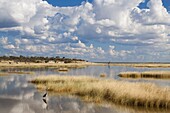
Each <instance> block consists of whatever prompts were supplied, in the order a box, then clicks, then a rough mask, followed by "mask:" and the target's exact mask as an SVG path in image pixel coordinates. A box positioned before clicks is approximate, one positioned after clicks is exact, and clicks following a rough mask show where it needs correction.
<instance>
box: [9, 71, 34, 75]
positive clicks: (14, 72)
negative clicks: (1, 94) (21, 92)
mask: <svg viewBox="0 0 170 113" xmlns="http://www.w3.org/2000/svg"><path fill="white" fill-rule="evenodd" d="M7 73H9V74H30V75H32V74H34V72H25V71H9V72H7Z"/></svg>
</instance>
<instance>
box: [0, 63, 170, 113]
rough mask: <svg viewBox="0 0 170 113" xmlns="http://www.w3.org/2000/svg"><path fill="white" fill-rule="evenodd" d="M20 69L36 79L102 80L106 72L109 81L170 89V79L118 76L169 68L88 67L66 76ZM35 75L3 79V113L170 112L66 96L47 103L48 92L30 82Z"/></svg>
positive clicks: (0, 99)
mask: <svg viewBox="0 0 170 113" xmlns="http://www.w3.org/2000/svg"><path fill="white" fill-rule="evenodd" d="M9 70H11V69H9ZM13 70H16V69H13ZM17 70H20V69H17ZM21 70H24V71H34V72H35V75H36V76H39V75H46V76H48V75H50V74H56V75H61V76H64V75H70V76H72V75H77V76H79V75H87V76H95V77H100V74H101V73H105V74H106V75H107V77H108V78H110V79H118V80H124V81H130V82H153V83H156V84H158V85H161V86H163V87H166V86H168V87H169V86H170V80H159V79H149V80H148V79H122V78H119V77H118V76H117V75H118V73H120V72H123V71H148V70H170V68H164V69H161V68H155V69H154V68H132V67H119V66H117V67H114V66H111V67H108V66H89V67H86V68H82V69H70V70H69V71H68V72H65V73H61V72H57V71H56V69H54V68H49V69H47V68H41V69H29V68H28V69H21ZM36 76H31V75H17V74H13V75H10V76H4V77H0V113H170V110H165V109H163V110H161V109H146V108H135V107H126V106H121V105H120V106H119V105H108V104H103V105H96V104H93V103H85V102H83V101H81V100H80V99H79V98H77V97H72V96H63V95H57V96H54V95H48V97H47V98H45V101H46V102H47V104H46V103H45V101H43V97H42V95H43V94H44V93H45V92H39V91H37V90H36V88H35V87H34V85H33V84H31V83H28V82H27V81H29V80H31V79H33V78H34V77H36Z"/></svg>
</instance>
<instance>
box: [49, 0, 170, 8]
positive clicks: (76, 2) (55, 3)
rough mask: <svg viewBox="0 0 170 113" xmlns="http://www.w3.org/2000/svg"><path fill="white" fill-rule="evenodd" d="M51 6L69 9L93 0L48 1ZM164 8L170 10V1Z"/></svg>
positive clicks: (142, 5)
mask: <svg viewBox="0 0 170 113" xmlns="http://www.w3.org/2000/svg"><path fill="white" fill-rule="evenodd" d="M46 1H47V2H48V3H49V4H52V5H53V6H60V7H67V6H78V5H80V4H81V3H82V2H83V1H88V2H90V3H92V2H93V0H46ZM148 1H149V0H145V1H144V2H143V3H141V4H140V5H139V7H140V8H147V2H148ZM162 1H163V4H164V6H165V7H166V8H167V10H170V0H162Z"/></svg>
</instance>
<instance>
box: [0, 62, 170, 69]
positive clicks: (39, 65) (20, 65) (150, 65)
mask: <svg viewBox="0 0 170 113" xmlns="http://www.w3.org/2000/svg"><path fill="white" fill-rule="evenodd" d="M86 66H126V67H136V68H170V63H106V62H105V63H95V62H79V63H24V62H19V63H17V64H16V63H12V64H9V63H2V62H0V67H1V68H6V67H18V68H28V67H29V68H30V67H31V68H42V67H55V68H60V67H66V68H81V67H86Z"/></svg>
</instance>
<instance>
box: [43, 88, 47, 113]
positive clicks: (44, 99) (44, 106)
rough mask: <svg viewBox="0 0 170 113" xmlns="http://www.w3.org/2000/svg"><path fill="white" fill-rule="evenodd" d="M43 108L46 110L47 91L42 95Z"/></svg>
mask: <svg viewBox="0 0 170 113" xmlns="http://www.w3.org/2000/svg"><path fill="white" fill-rule="evenodd" d="M42 100H43V108H44V109H46V110H48V102H47V91H46V93H45V94H44V95H43V99H42Z"/></svg>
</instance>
